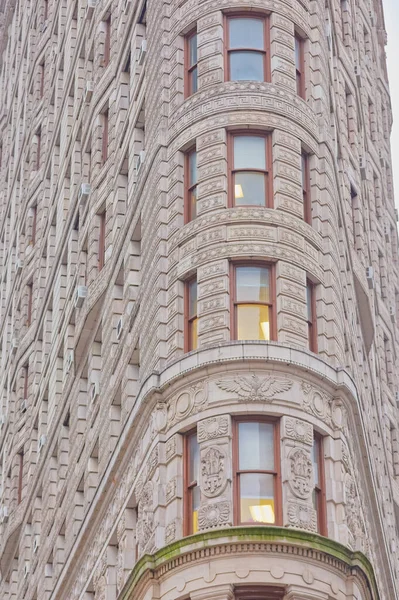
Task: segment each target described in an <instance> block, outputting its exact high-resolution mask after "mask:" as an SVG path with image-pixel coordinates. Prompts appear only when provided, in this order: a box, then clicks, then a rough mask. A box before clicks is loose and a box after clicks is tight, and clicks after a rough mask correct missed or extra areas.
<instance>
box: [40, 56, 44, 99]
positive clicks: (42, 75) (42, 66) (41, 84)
mask: <svg viewBox="0 0 399 600" xmlns="http://www.w3.org/2000/svg"><path fill="white" fill-rule="evenodd" d="M44 74H45V63H44V61H43V62H42V64H41V65H39V77H40V86H39V94H40V96H39V97H40V98H43V96H44Z"/></svg>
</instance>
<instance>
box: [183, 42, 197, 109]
mask: <svg viewBox="0 0 399 600" xmlns="http://www.w3.org/2000/svg"><path fill="white" fill-rule="evenodd" d="M185 61H186V82H185V86H186V87H185V90H186V97H188V96H191V95H192V94H195V92H197V91H198V52H197V32H196V31H193V32H191V33H190V34H189V35H188V36H187V37H186V48H185Z"/></svg>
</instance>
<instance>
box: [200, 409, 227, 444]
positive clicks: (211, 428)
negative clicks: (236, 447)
mask: <svg viewBox="0 0 399 600" xmlns="http://www.w3.org/2000/svg"><path fill="white" fill-rule="evenodd" d="M228 434H229V417H228V416H227V415H222V416H220V417H211V418H210V419H204V420H203V421H200V422H199V423H198V441H199V442H200V443H202V442H207V441H209V440H214V439H215V438H219V437H223V436H227V435H228Z"/></svg>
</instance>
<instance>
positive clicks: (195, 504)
mask: <svg viewBox="0 0 399 600" xmlns="http://www.w3.org/2000/svg"><path fill="white" fill-rule="evenodd" d="M184 442H185V445H184V461H185V465H184V480H185V483H184V501H185V502H184V535H191V534H193V533H196V532H197V531H198V509H199V507H200V501H201V493H200V487H199V468H200V451H199V445H198V441H197V431H196V430H195V431H192V432H190V433H188V434H187V435H186V436H185V440H184Z"/></svg>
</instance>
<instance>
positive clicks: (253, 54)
mask: <svg viewBox="0 0 399 600" xmlns="http://www.w3.org/2000/svg"><path fill="white" fill-rule="evenodd" d="M225 31H226V48H227V56H226V62H227V64H226V74H227V80H230V81H270V80H271V77H270V52H269V47H270V36H269V20H268V18H267V17H264V16H256V15H252V14H249V13H248V14H243V15H233V16H229V17H227V18H226V22H225Z"/></svg>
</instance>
